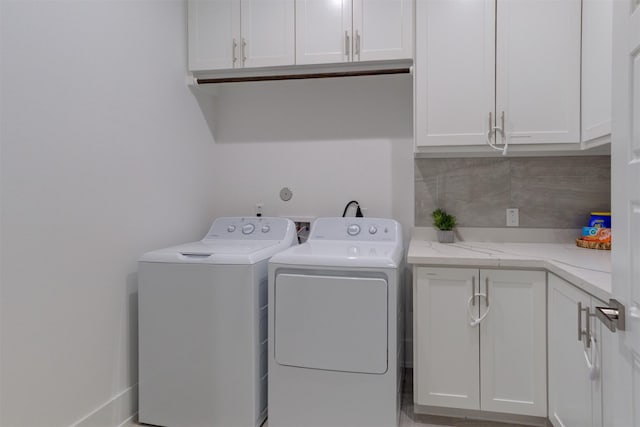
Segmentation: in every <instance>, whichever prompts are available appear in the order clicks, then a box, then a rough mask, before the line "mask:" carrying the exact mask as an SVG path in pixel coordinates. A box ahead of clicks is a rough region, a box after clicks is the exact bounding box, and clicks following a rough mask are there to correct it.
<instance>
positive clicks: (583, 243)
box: [576, 239, 611, 251]
mask: <svg viewBox="0 0 640 427" xmlns="http://www.w3.org/2000/svg"><path fill="white" fill-rule="evenodd" d="M576 245H578V246H580V247H581V248H585V249H600V250H603V251H610V250H611V242H594V241H591V240H582V239H576Z"/></svg>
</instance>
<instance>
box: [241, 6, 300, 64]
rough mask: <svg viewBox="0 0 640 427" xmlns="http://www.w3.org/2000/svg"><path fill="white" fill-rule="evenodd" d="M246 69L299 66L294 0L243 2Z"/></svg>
mask: <svg viewBox="0 0 640 427" xmlns="http://www.w3.org/2000/svg"><path fill="white" fill-rule="evenodd" d="M240 5H241V6H240V7H241V11H242V13H241V24H240V27H241V30H242V40H241V46H240V51H241V60H242V64H243V66H244V67H271V66H276V65H293V64H294V63H295V50H294V45H295V35H294V34H295V13H294V9H295V5H294V0H241V2H240Z"/></svg>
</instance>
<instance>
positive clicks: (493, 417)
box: [413, 404, 549, 427]
mask: <svg viewBox="0 0 640 427" xmlns="http://www.w3.org/2000/svg"><path fill="white" fill-rule="evenodd" d="M413 411H414V414H415V415H417V416H419V418H420V420H421V421H423V422H426V423H427V424H439V423H441V422H442V418H463V419H475V420H483V421H495V422H501V423H511V424H519V425H523V426H524V425H527V426H536V427H546V426H548V425H549V420H548V419H547V418H545V417H534V416H529V415H517V414H505V413H501V412H489V411H477V410H470V409H457V408H444V407H439V406H424V405H417V404H416V405H414V408H413Z"/></svg>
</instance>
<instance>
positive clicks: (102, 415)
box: [70, 384, 138, 427]
mask: <svg viewBox="0 0 640 427" xmlns="http://www.w3.org/2000/svg"><path fill="white" fill-rule="evenodd" d="M137 412H138V384H134V385H133V386H131V387H129V388H127V389H125V390H123V391H121V392H120V393H118V394H116V395H115V396H114V397H112V398H111V399H109V400H108V401H107V402H105V403H104V404H102V405H100V406H99V407H98V408H97V409H95V410H93V411H92V412H90V413H89V414H88V415H85V416H84V417H82V418H81V419H80V420H78V421H76V422H75V423H73V424H71V426H70V427H120V426H123V425H124V424H125V423H127V422H128V421H130V420H131V419H132V418H133V417H134V416H135V414H137Z"/></svg>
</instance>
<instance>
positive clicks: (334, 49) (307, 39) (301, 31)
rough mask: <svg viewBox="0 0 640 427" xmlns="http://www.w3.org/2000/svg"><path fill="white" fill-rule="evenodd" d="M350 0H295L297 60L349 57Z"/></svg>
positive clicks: (326, 60) (313, 61) (320, 61)
mask: <svg viewBox="0 0 640 427" xmlns="http://www.w3.org/2000/svg"><path fill="white" fill-rule="evenodd" d="M351 10H352V8H351V0H335V1H327V0H296V64H323V63H335V62H348V61H351V16H352V13H351Z"/></svg>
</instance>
